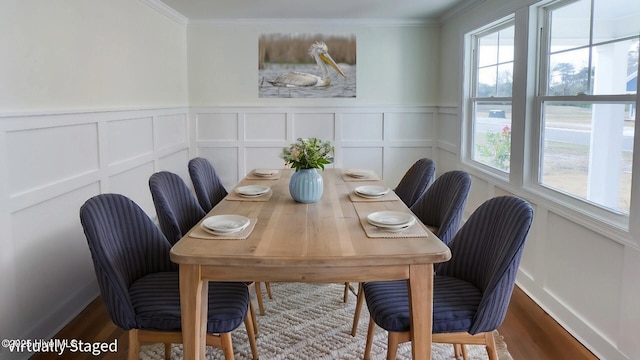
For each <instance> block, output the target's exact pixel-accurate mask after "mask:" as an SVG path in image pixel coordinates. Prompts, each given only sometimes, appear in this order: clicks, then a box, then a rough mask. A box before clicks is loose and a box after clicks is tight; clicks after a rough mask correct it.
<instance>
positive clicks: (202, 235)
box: [189, 218, 258, 240]
mask: <svg viewBox="0 0 640 360" xmlns="http://www.w3.org/2000/svg"><path fill="white" fill-rule="evenodd" d="M249 221H250V223H249V226H247V228H246V229H244V230H242V231H238V232H236V233H232V234H229V235H214V234H212V233H210V232H207V231H206V230H205V229H203V228H202V225H200V226H196V227H194V228H193V229H192V230H191V231H189V236H190V237H192V238H198V239H207V240H244V239H246V238H248V237H249V235H251V232H252V231H253V228H255V227H256V223H257V222H258V219H257V218H250V219H249Z"/></svg>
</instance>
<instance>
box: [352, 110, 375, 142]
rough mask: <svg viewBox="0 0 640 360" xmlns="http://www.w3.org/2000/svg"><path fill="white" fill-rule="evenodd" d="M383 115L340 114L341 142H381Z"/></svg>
mask: <svg viewBox="0 0 640 360" xmlns="http://www.w3.org/2000/svg"><path fill="white" fill-rule="evenodd" d="M383 125H384V114H383V113H370V114H366V113H364V114H362V113H361V114H342V140H344V141H382V140H383V139H384V138H383V134H384V126H383Z"/></svg>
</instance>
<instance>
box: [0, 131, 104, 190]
mask: <svg viewBox="0 0 640 360" xmlns="http://www.w3.org/2000/svg"><path fill="white" fill-rule="evenodd" d="M45 126H46V125H45ZM97 135H98V132H97V126H96V124H95V123H89V124H71V125H61V126H46V127H42V128H35V129H25V130H23V129H16V130H12V131H8V132H7V133H6V139H7V149H8V151H9V154H8V155H9V157H8V168H7V172H6V174H7V176H8V177H9V189H8V190H9V193H10V194H11V196H19V195H20V194H24V193H27V192H29V191H32V190H35V189H39V188H43V187H47V186H49V185H50V184H52V183H59V182H61V181H64V180H66V179H70V178H74V177H77V176H81V175H82V174H87V173H89V172H91V171H95V170H97V169H98V166H99V165H98V138H97Z"/></svg>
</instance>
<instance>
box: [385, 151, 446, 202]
mask: <svg viewBox="0 0 640 360" xmlns="http://www.w3.org/2000/svg"><path fill="white" fill-rule="evenodd" d="M435 172H436V163H435V162H434V161H433V160H431V159H427V158H423V159H420V160H418V161H416V162H415V163H414V164H413V165H411V167H410V168H409V170H407V172H406V173H405V174H404V176H403V177H402V179H400V182H399V183H398V186H397V187H396V188H395V189H394V191H395V192H396V194H397V195H398V197H399V198H400V199H401V200H402V202H404V203H405V205H407V206H408V207H411V206H412V205H413V204H414V203H415V202H416V200H418V199H419V198H420V196H421V195H422V194H423V193H424V191H425V190H426V189H427V188H428V187H429V185H430V184H431V182H432V181H433V176H434V174H435Z"/></svg>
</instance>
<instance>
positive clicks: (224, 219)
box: [202, 215, 251, 235]
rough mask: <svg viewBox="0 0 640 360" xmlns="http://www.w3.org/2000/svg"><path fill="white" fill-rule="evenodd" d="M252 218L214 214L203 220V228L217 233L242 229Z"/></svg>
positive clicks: (227, 232)
mask: <svg viewBox="0 0 640 360" xmlns="http://www.w3.org/2000/svg"><path fill="white" fill-rule="evenodd" d="M250 223H251V220H249V218H248V217H246V216H242V215H214V216H210V217H208V218H206V219H204V220H203V221H202V228H203V229H204V230H207V231H208V232H211V233H214V234H216V235H220V234H229V233H234V232H238V231H242V230H244V229H246V228H247V226H249V224H250Z"/></svg>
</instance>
